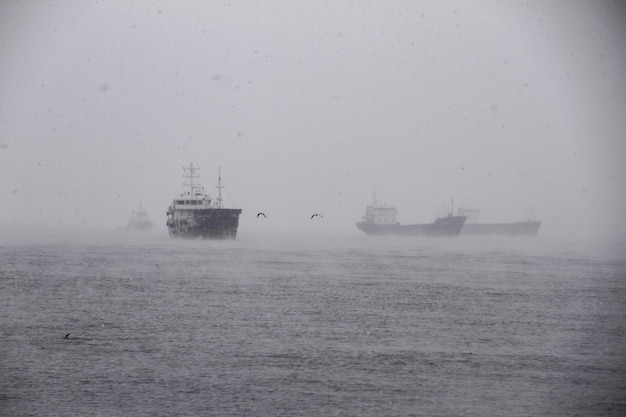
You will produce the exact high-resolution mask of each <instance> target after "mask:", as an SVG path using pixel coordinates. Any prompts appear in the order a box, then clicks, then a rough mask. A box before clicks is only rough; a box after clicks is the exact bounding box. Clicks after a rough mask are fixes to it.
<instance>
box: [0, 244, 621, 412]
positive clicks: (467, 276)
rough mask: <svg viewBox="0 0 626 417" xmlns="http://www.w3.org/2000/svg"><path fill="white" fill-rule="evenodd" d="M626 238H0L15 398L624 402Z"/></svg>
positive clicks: (439, 408)
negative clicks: (599, 242)
mask: <svg viewBox="0 0 626 417" xmlns="http://www.w3.org/2000/svg"><path fill="white" fill-rule="evenodd" d="M623 254H624V251H620V248H617V250H615V251H614V252H612V253H611V254H607V253H605V252H603V251H587V250H583V249H581V248H580V247H576V246H575V245H569V246H568V245H564V244H563V245H558V244H551V243H545V242H543V241H542V240H541V239H540V238H538V239H536V240H525V241H520V240H502V241H499V242H494V241H487V240H471V239H458V240H452V241H448V240H434V241H429V240H412V239H399V240H397V239H396V240H393V239H371V238H368V237H362V238H345V239H343V238H336V237H335V238H333V239H320V238H316V239H308V238H303V239H295V238H291V239H286V238H283V239H278V238H275V239H265V238H263V239H261V238H256V239H240V240H238V241H233V242H212V241H182V242H181V241H170V240H169V239H167V238H163V237H160V236H159V237H156V236H154V237H152V236H151V237H145V236H144V237H141V238H137V239H135V238H132V237H129V236H125V237H124V238H115V239H107V240H106V241H100V242H97V243H95V242H93V241H92V242H87V243H85V242H63V243H52V242H48V243H40V244H27V243H21V244H2V245H1V246H0V311H1V312H2V319H1V321H0V414H2V415H11V416H22V415H35V416H44V415H45V416H70V415H81V416H122V415H132V416H177V415H180V416H199V415H216V416H322V415H324V416H325V415H328V416H334V415H337V416H408V415H420V416H421V415H423V416H455V415H457V416H485V415H498V416H502V415H507V416H517V415H519V416H530V415H551V416H573V415H581V416H599V415H607V416H623V415H624V414H626V382H625V381H626V378H625V370H626V309H625V308H624V304H625V303H624V302H625V300H626V257H625V256H622V255H623ZM66 333H71V335H70V339H64V335H65V334H66Z"/></svg>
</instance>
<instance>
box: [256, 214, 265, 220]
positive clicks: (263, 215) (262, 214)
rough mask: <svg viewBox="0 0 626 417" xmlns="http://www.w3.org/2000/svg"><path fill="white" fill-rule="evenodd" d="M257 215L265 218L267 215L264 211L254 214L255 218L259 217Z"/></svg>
mask: <svg viewBox="0 0 626 417" xmlns="http://www.w3.org/2000/svg"><path fill="white" fill-rule="evenodd" d="M259 216H263V217H264V218H266V219H267V216H266V215H265V213H257V214H256V217H257V219H258V218H259Z"/></svg>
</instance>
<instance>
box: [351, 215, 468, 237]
mask: <svg viewBox="0 0 626 417" xmlns="http://www.w3.org/2000/svg"><path fill="white" fill-rule="evenodd" d="M464 224H465V216H448V217H440V218H438V219H437V220H435V222H434V223H428V224H406V225H402V224H399V223H396V224H377V223H374V222H368V221H363V222H358V223H357V224H356V227H357V228H359V230H361V231H363V232H365V233H367V234H368V235H373V236H425V237H456V236H458V235H459V234H460V232H461V229H462V228H463V225H464Z"/></svg>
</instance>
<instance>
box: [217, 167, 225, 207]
mask: <svg viewBox="0 0 626 417" xmlns="http://www.w3.org/2000/svg"><path fill="white" fill-rule="evenodd" d="M216 188H217V202H216V203H217V208H222V188H224V187H222V167H218V168H217V187H216Z"/></svg>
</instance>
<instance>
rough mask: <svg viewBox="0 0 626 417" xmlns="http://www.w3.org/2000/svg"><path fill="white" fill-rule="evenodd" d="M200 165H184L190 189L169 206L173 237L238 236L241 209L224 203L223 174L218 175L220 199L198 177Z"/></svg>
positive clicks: (168, 222) (185, 176)
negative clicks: (223, 204)
mask: <svg viewBox="0 0 626 417" xmlns="http://www.w3.org/2000/svg"><path fill="white" fill-rule="evenodd" d="M199 169H200V167H195V166H194V165H193V164H189V166H188V167H183V172H184V174H183V177H184V178H186V179H187V180H188V182H185V183H184V185H185V186H186V187H187V190H186V191H184V192H183V193H182V194H181V195H180V196H179V197H176V198H175V199H174V200H173V201H172V204H171V205H170V206H169V208H168V209H167V222H166V225H167V229H168V232H169V235H170V237H173V238H192V239H193V238H203V239H235V238H236V237H237V228H238V227H239V215H240V214H241V209H235V208H223V207H222V188H224V187H222V174H221V170H220V171H219V173H218V177H217V181H218V182H217V184H218V185H217V190H218V194H217V196H218V197H217V199H215V200H213V199H212V198H211V197H210V196H209V195H208V194H205V193H204V187H203V186H202V185H200V183H198V182H194V180H196V179H198V178H200V175H199V174H198V173H197V172H198V170H199Z"/></svg>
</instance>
